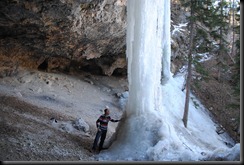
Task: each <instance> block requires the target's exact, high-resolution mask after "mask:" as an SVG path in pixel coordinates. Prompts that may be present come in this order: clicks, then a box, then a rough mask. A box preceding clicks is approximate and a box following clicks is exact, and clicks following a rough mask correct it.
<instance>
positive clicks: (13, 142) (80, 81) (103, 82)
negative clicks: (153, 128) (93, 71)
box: [0, 72, 126, 161]
mask: <svg viewBox="0 0 244 165" xmlns="http://www.w3.org/2000/svg"><path fill="white" fill-rule="evenodd" d="M40 74H41V76H40ZM38 75H39V76H40V77H41V78H38ZM43 77H44V78H45V83H43V79H44V78H43ZM47 77H49V79H47ZM88 77H89V76H88ZM85 78H86V79H85ZM20 80H22V82H21V81H20ZM58 80H62V81H58ZM9 82H11V83H9ZM46 82H49V83H48V84H47V83H46ZM124 83H125V82H124ZM50 84H51V85H50ZM68 84H71V85H70V86H69V85H68ZM72 84H73V86H76V87H77V88H76V87H73V88H71V87H72ZM74 84H76V85H74ZM125 84H126V83H125ZM0 85H1V86H0V91H1V93H0V150H1V154H0V160H1V161H8V160H9V161H30V160H31V161H96V157H95V156H96V154H95V153H92V152H91V151H90V149H91V146H92V143H93V139H94V136H95V133H96V132H95V131H96V129H95V121H96V119H97V117H98V116H99V115H100V114H102V109H103V108H104V107H105V105H108V106H109V107H110V108H111V109H112V114H111V116H112V117H113V118H119V117H120V116H121V115H122V110H121V109H120V108H119V107H120V106H119V105H118V99H116V97H115V96H116V94H117V93H119V92H123V91H124V88H121V81H119V79H116V78H114V79H113V78H111V79H110V80H109V79H104V77H96V78H95V77H91V76H90V77H89V79H88V78H87V76H85V77H76V78H74V77H73V76H67V75H59V74H48V73H40V72H22V74H19V75H18V77H14V78H13V77H11V78H10V77H6V78H3V79H1V81H0ZM65 86H66V87H65ZM64 87H65V88H64ZM30 89H31V90H30ZM67 89H69V91H70V92H68V91H67ZM52 92H53V93H52ZM44 96H45V97H44ZM78 96H79V97H78ZM83 96H87V97H83ZM40 98H41V99H40ZM81 107H82V108H81ZM99 108H100V109H99ZM78 118H82V119H83V120H84V121H85V122H86V123H87V124H88V125H89V131H81V130H78V129H76V128H75V127H74V121H76V120H77V119H78ZM51 119H52V120H51ZM116 126H117V125H116V124H113V123H111V124H110V127H109V132H108V135H107V140H109V138H110V137H111V136H112V134H113V133H114V131H115V128H116Z"/></svg>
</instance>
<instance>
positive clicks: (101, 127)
mask: <svg viewBox="0 0 244 165" xmlns="http://www.w3.org/2000/svg"><path fill="white" fill-rule="evenodd" d="M109 113H110V112H109V109H108V108H106V109H104V114H103V115H101V116H100V117H99V118H98V119H97V121H96V125H97V129H98V130H97V134H96V137H95V139H94V143H93V147H92V150H93V151H95V150H96V148H97V143H98V141H99V138H100V137H101V139H100V143H99V151H101V150H102V149H103V143H104V140H105V138H106V134H107V129H108V122H109V121H112V122H118V121H120V120H114V119H111V117H110V116H109Z"/></svg>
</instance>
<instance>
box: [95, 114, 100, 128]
mask: <svg viewBox="0 0 244 165" xmlns="http://www.w3.org/2000/svg"><path fill="white" fill-rule="evenodd" d="M100 121H101V116H100V117H99V118H98V119H97V121H96V126H97V128H98V129H99V126H100V124H99V123H100Z"/></svg>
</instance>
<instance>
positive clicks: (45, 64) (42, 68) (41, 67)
mask: <svg viewBox="0 0 244 165" xmlns="http://www.w3.org/2000/svg"><path fill="white" fill-rule="evenodd" d="M47 68H48V60H47V59H45V60H44V61H43V62H42V63H41V64H40V65H39V66H38V68H37V69H38V70H40V71H47Z"/></svg>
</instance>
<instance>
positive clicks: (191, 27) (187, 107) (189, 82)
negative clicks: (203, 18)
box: [182, 0, 194, 128]
mask: <svg viewBox="0 0 244 165" xmlns="http://www.w3.org/2000/svg"><path fill="white" fill-rule="evenodd" d="M193 3H194V0H191V21H190V45H189V54H188V68H187V80H186V99H185V109H184V115H183V119H182V120H183V123H184V126H185V127H186V128H187V121H188V111H189V101H190V87H191V70H192V69H191V65H192V45H193V29H194V28H193V27H194V23H193V19H192V17H193V12H194V8H193V7H194V4H193Z"/></svg>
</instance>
